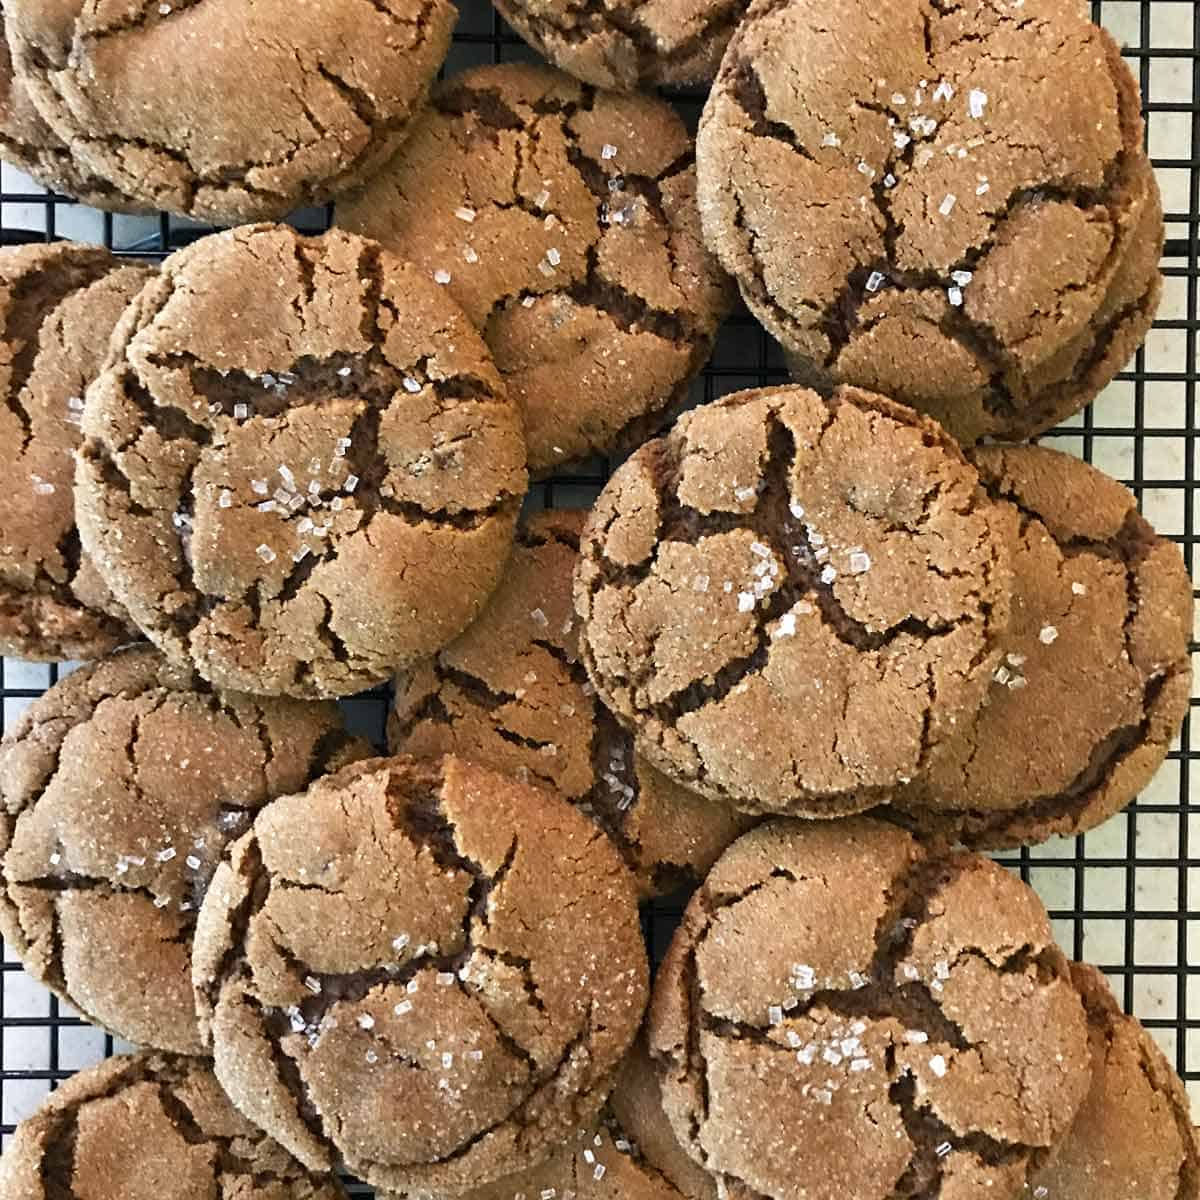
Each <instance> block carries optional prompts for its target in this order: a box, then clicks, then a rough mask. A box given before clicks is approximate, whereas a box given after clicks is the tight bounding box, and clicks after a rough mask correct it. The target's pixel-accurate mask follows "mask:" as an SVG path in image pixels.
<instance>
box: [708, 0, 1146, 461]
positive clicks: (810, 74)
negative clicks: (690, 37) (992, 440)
mask: <svg viewBox="0 0 1200 1200" xmlns="http://www.w3.org/2000/svg"><path fill="white" fill-rule="evenodd" d="M1139 101H1140V97H1139V93H1138V88H1137V84H1136V81H1135V80H1134V79H1133V77H1132V75H1131V73H1130V72H1129V70H1128V68H1127V67H1126V66H1125V65H1124V64H1123V62H1122V60H1121V56H1120V52H1119V50H1118V48H1117V46H1116V44H1115V43H1114V42H1113V40H1112V38H1111V37H1109V35H1108V34H1107V33H1106V32H1104V31H1103V30H1101V29H1099V28H1098V27H1096V26H1095V25H1093V24H1091V23H1090V22H1089V21H1088V19H1087V15H1086V12H1085V11H1084V6H1083V5H1081V4H1079V3H1077V0H1027V2H1025V3H1022V4H1020V5H1014V4H1006V3H1002V2H1001V0H967V2H966V3H962V4H955V5H942V4H938V3H936V2H935V0H885V2H884V3H879V4H870V5H863V4H858V3H854V2H853V0H837V2H836V3H833V4H830V3H828V0H758V2H757V3H756V4H754V5H753V6H752V8H751V11H750V14H749V16H748V18H747V20H746V21H745V22H744V23H743V24H742V25H741V26H740V27H739V30H738V32H737V34H736V35H735V37H734V39H733V41H732V42H731V44H730V49H729V52H728V54H727V55H726V56H725V59H724V61H723V63H722V67H721V72H720V75H719V76H718V79H717V82H716V85H715V87H714V89H713V92H712V94H711V96H710V98H709V101H708V104H707V107H706V109H705V112H704V117H703V119H702V122H701V127H700V134H699V141H698V149H697V154H698V161H699V197H700V207H701V212H702V216H703V220H704V226H705V231H706V234H707V236H708V241H709V244H710V245H711V246H712V247H713V248H714V250H716V252H717V253H718V255H719V257H720V259H721V261H722V263H723V264H724V265H725V267H726V268H727V269H728V270H729V271H731V272H732V273H733V274H734V275H735V276H736V277H737V279H738V282H739V284H740V286H741V289H742V294H743V296H744V297H745V299H746V301H747V303H748V304H749V305H750V307H751V309H752V310H753V311H754V312H755V314H756V315H757V316H758V317H759V318H760V319H761V320H762V321H763V322H764V323H765V324H766V325H767V327H768V329H769V330H770V331H771V332H772V333H773V334H774V335H775V336H776V337H777V338H778V339H779V340H780V341H781V342H782V343H783V345H784V347H785V349H786V350H787V351H789V353H790V361H791V364H792V368H793V371H794V372H795V373H796V375H797V378H799V379H802V380H803V381H805V382H810V383H811V382H813V381H815V380H825V381H838V382H845V383H854V384H857V385H859V386H861V387H868V388H872V389H874V390H877V391H881V392H884V393H886V394H888V395H890V396H893V397H895V398H896V399H897V400H900V401H903V402H904V403H907V404H911V405H913V406H914V407H916V408H919V409H922V410H923V411H926V412H928V413H931V414H932V415H934V416H936V417H937V418H938V419H939V420H941V421H942V422H943V423H944V424H945V425H946V427H947V428H948V429H949V430H950V431H951V432H952V433H953V434H955V436H957V437H958V438H960V439H961V440H963V441H975V440H977V439H979V438H981V437H984V436H986V435H992V436H997V437H1009V438H1013V439H1022V438H1025V437H1029V436H1032V435H1034V434H1036V433H1038V432H1041V431H1043V430H1045V429H1047V428H1049V427H1050V426H1052V425H1054V424H1056V423H1057V422H1058V421H1060V420H1061V419H1063V418H1064V417H1066V416H1068V415H1069V414H1071V413H1073V412H1076V411H1077V410H1079V409H1081V408H1082V407H1083V406H1084V405H1085V404H1086V403H1087V402H1088V401H1089V400H1091V399H1092V398H1093V397H1094V396H1095V395H1096V394H1097V392H1099V390H1100V389H1101V388H1102V387H1103V386H1104V385H1105V384H1106V383H1107V382H1108V381H1109V380H1110V379H1111V378H1112V376H1113V375H1114V374H1115V373H1116V371H1117V370H1118V369H1119V368H1120V367H1121V366H1122V365H1123V364H1124V362H1125V361H1126V359H1127V358H1128V357H1129V355H1130V354H1132V352H1133V351H1134V349H1135V348H1136V346H1137V345H1138V343H1139V342H1140V341H1141V339H1142V338H1143V337H1144V336H1145V334H1146V332H1147V330H1148V329H1149V327H1150V322H1151V319H1152V317H1153V314H1154V311H1155V309H1156V307H1157V304H1158V297H1159V292H1160V287H1161V281H1160V279H1159V274H1158V258H1159V254H1160V251H1161V248H1162V239H1163V224H1162V211H1161V200H1160V197H1159V194H1158V187H1157V184H1156V182H1155V179H1154V172H1153V170H1152V168H1151V166H1150V163H1149V160H1148V159H1147V157H1146V154H1145V151H1144V150H1143V148H1142V137H1143V132H1144V130H1143V122H1142V118H1141V114H1140V111H1139Z"/></svg>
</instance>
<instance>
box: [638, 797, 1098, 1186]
mask: <svg viewBox="0 0 1200 1200" xmlns="http://www.w3.org/2000/svg"><path fill="white" fill-rule="evenodd" d="M649 1039H650V1049H651V1053H652V1054H653V1055H654V1057H655V1059H656V1060H657V1062H658V1064H659V1069H660V1074H661V1078H662V1080H663V1094H664V1099H665V1104H666V1109H667V1113H668V1116H669V1117H670V1119H671V1123H672V1125H673V1126H674V1128H675V1132H676V1135H677V1136H678V1137H679V1139H680V1141H681V1143H682V1144H683V1146H684V1147H685V1148H686V1149H687V1150H688V1152H689V1153H690V1154H691V1155H692V1157H693V1158H694V1159H695V1160H696V1161H697V1162H698V1163H700V1164H701V1165H703V1166H704V1167H705V1168H706V1169H707V1170H708V1171H710V1172H712V1173H713V1174H714V1175H716V1176H717V1177H718V1183H719V1185H721V1186H723V1189H724V1194H725V1195H728V1196H729V1197H731V1200H752V1198H754V1200H761V1198H763V1197H766V1198H769V1200H802V1198H803V1200H835V1198H838V1197H845V1196H854V1197H855V1198H856V1200H892V1198H894V1197H896V1196H903V1195H939V1196H947V1195H951V1196H954V1197H956V1198H957V1200H966V1198H967V1197H970V1196H978V1195H981V1194H983V1193H982V1191H981V1190H973V1189H981V1188H982V1187H984V1186H986V1187H988V1188H990V1189H991V1190H990V1191H989V1192H988V1193H987V1194H988V1195H990V1196H993V1197H995V1198H996V1200H1002V1198H1004V1197H1014V1196H1016V1195H1018V1194H1019V1193H1020V1188H1021V1186H1022V1184H1023V1182H1024V1180H1025V1179H1026V1177H1027V1173H1028V1171H1029V1169H1030V1168H1031V1167H1034V1166H1036V1165H1038V1164H1039V1163H1040V1161H1041V1160H1042V1159H1043V1158H1044V1157H1045V1153H1046V1151H1047V1150H1048V1149H1049V1148H1050V1147H1052V1146H1054V1145H1055V1144H1056V1143H1057V1142H1058V1141H1059V1140H1060V1139H1061V1138H1062V1136H1063V1135H1064V1134H1065V1133H1066V1131H1067V1130H1068V1128H1069V1127H1070V1125H1071V1122H1072V1121H1073V1119H1074V1117H1075V1114H1076V1112H1077V1111H1078V1110H1079V1107H1080V1105H1081V1104H1082V1102H1083V1099H1084V1096H1085V1094H1086V1092H1087V1089H1088V1081H1089V1065H1090V1064H1089V1056H1088V1047H1087V1027H1086V1021H1085V1019H1084V1013H1083V1009H1082V1006H1081V1004H1080V1002H1079V997H1078V994H1077V993H1076V991H1075V989H1074V987H1073V986H1072V984H1071V981H1070V978H1069V976H1068V973H1067V964H1066V961H1065V959H1064V958H1063V956H1062V954H1061V952H1060V951H1059V950H1058V949H1057V948H1056V947H1055V945H1054V941H1053V936H1052V933H1051V929H1050V922H1049V919H1048V917H1047V916H1046V912H1045V909H1044V908H1042V906H1041V903H1040V902H1039V901H1038V899H1037V897H1036V896H1035V895H1034V893H1033V892H1032V891H1031V890H1030V889H1029V888H1028V887H1026V886H1025V885H1024V884H1023V883H1021V882H1020V881H1019V880H1018V879H1016V878H1015V877H1014V876H1012V875H1010V874H1008V873H1007V872H1005V871H1004V870H1002V869H1001V868H1000V867H998V866H996V865H995V864H994V863H991V862H990V861H988V860H986V859H983V858H980V857H978V856H975V855H951V856H945V855H940V854H936V853H930V852H928V851H926V850H924V849H922V848H921V847H920V846H919V845H918V844H917V843H916V842H914V841H913V840H912V838H911V837H909V835H907V834H906V833H904V832H903V831H901V830H898V829H896V828H895V827H892V826H888V825H884V824H881V823H879V822H874V821H869V820H863V819H853V820H849V821H844V822H840V823H837V824H832V823H818V824H802V823H798V822H786V821H777V822H772V823H769V824H767V825H763V826H760V827H759V828H758V829H757V830H754V831H753V832H751V833H749V834H747V835H746V836H745V837H744V838H742V839H741V840H740V841H738V842H736V843H734V845H733V847H731V849H730V850H729V851H727V852H726V854H725V855H724V857H723V858H722V859H721V860H720V862H718V864H717V865H716V867H714V868H713V871H712V872H711V873H710V875H709V877H708V879H707V880H706V882H705V883H704V885H703V886H702V887H701V889H700V890H699V891H698V892H697V893H696V895H695V896H694V897H693V899H692V901H691V903H690V904H689V906H688V910H687V912H686V914H685V916H684V921H683V925H682V926H681V927H680V930H679V931H678V933H677V934H676V937H675V940H674V941H673V943H672V946H671V949H670V951H669V953H668V955H667V958H666V961H665V962H664V964H663V966H662V968H661V970H660V972H659V975H658V978H657V981H656V983H655V990H654V999H653V1005H652V1008H651V1015H650V1024H649ZM848 1150H849V1151H850V1152H848Z"/></svg>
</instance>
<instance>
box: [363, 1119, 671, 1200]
mask: <svg viewBox="0 0 1200 1200" xmlns="http://www.w3.org/2000/svg"><path fill="white" fill-rule="evenodd" d="M379 1196H380V1200H541V1198H542V1197H545V1200H681V1196H680V1193H679V1192H678V1191H677V1190H676V1189H675V1188H674V1187H672V1186H671V1183H670V1181H669V1180H667V1179H666V1178H665V1177H664V1176H663V1175H662V1174H661V1173H660V1172H658V1171H656V1170H655V1169H654V1168H653V1167H652V1166H650V1165H649V1163H647V1162H646V1161H645V1159H644V1158H643V1157H642V1154H641V1151H640V1148H639V1147H638V1146H636V1145H635V1144H634V1143H633V1142H631V1141H630V1140H629V1138H628V1137H627V1136H626V1134H625V1132H624V1131H623V1130H622V1129H621V1127H620V1125H619V1124H618V1123H617V1122H616V1121H615V1120H614V1119H613V1118H612V1116H611V1114H606V1116H605V1118H604V1119H603V1120H602V1121H601V1123H600V1125H599V1126H598V1127H597V1129H596V1130H595V1131H593V1132H591V1133H588V1134H586V1135H585V1136H583V1137H582V1138H575V1139H574V1140H573V1141H572V1143H571V1144H570V1145H567V1146H564V1147H562V1148H561V1149H559V1150H557V1151H555V1153H554V1154H553V1155H552V1156H551V1157H550V1158H549V1159H547V1160H546V1161H545V1162H544V1163H542V1164H540V1165H539V1166H537V1167H534V1168H533V1169H532V1170H530V1171H522V1172H521V1173H520V1174H519V1175H510V1176H508V1178H507V1179H501V1180H500V1181H499V1182H498V1183H488V1184H485V1185H484V1186H483V1187H478V1188H471V1189H470V1191H467V1192H460V1193H455V1194H454V1195H448V1194H445V1193H433V1192H404V1193H395V1192H391V1193H389V1192H380V1193H379Z"/></svg>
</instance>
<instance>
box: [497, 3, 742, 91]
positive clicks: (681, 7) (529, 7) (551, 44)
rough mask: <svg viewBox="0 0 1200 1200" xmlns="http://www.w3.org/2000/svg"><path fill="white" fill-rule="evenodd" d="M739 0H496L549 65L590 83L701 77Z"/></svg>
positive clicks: (625, 87)
mask: <svg viewBox="0 0 1200 1200" xmlns="http://www.w3.org/2000/svg"><path fill="white" fill-rule="evenodd" d="M746 3H747V0H699V2H697V0H654V2H653V3H643V2H641V0H608V2H606V3H605V4H604V5H602V6H599V7H596V6H589V5H588V4H587V3H585V2H584V0H566V2H564V0H497V4H496V7H497V9H499V11H500V14H501V16H503V17H504V19H505V20H506V21H507V22H508V23H509V24H510V25H511V26H512V27H513V28H514V29H515V30H516V31H517V32H518V33H519V34H520V35H521V36H522V37H523V38H524V39H525V40H526V41H527V42H528V43H529V44H530V45H531V46H532V47H533V48H534V49H535V50H537V51H538V52H539V53H540V54H542V55H544V56H545V57H546V58H548V59H549V60H550V61H551V62H552V63H554V65H555V66H556V67H561V68H562V69H563V70H564V71H567V72H569V73H570V74H571V75H574V76H575V78H576V79H582V80H583V82H584V83H590V84H594V85H595V86H596V87H601V88H613V89H615V90H616V91H626V92H630V91H634V90H635V89H637V88H641V87H645V88H653V87H658V86H660V85H668V86H670V85H676V86H677V85H680V84H696V83H707V82H708V81H709V80H710V79H712V77H713V76H714V75H715V74H716V73H717V68H718V67H719V66H720V65H721V55H722V54H724V53H725V47H726V46H727V45H728V44H729V38H730V36H731V35H732V34H733V31H734V28H735V27H736V25H737V23H738V21H740V20H741V19H742V16H743V14H744V13H745V11H746Z"/></svg>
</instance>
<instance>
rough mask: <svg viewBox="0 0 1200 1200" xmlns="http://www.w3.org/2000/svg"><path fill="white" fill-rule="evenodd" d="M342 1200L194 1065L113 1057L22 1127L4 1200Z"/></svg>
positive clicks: (330, 1182)
mask: <svg viewBox="0 0 1200 1200" xmlns="http://www.w3.org/2000/svg"><path fill="white" fill-rule="evenodd" d="M59 1196H61V1197H79V1198H80V1200H100V1198H103V1200H151V1198H152V1197H156V1196H170V1197H171V1198H172V1200H213V1197H217V1196H220V1197H229V1198H230V1200H232V1198H233V1197H235V1196H236V1197H237V1198H238V1200H344V1197H345V1192H343V1191H342V1188H341V1186H340V1185H339V1184H338V1182H337V1181H336V1180H335V1179H333V1178H328V1179H327V1178H323V1177H318V1176H315V1175H310V1174H309V1173H308V1172H307V1171H305V1169H304V1168H303V1167H302V1166H301V1165H300V1164H299V1163H298V1162H296V1160H295V1159H293V1158H292V1157H291V1156H290V1155H289V1154H288V1153H287V1152H286V1151H285V1150H284V1149H283V1147H281V1146H278V1145H276V1144H275V1143H274V1142H273V1141H271V1139H270V1138H268V1137H266V1136H264V1135H263V1134H262V1133H260V1132H259V1131H258V1130H257V1129H255V1128H254V1126H253V1125H251V1124H250V1123H249V1122H248V1121H246V1119H245V1118H244V1117H242V1116H241V1115H240V1114H239V1113H238V1112H237V1111H236V1110H235V1109H234V1108H233V1107H232V1105H231V1104H230V1103H229V1101H228V1099H226V1097H225V1093H224V1092H222V1091H221V1087H220V1084H218V1083H217V1081H216V1079H215V1078H214V1077H213V1073H212V1070H211V1069H210V1068H209V1067H208V1066H206V1065H205V1064H204V1063H203V1062H201V1061H200V1060H198V1059H194V1058H177V1057H175V1056H173V1055H166V1054H152V1053H142V1054H135V1055H132V1056H128V1057H121V1058H110V1059H107V1060H106V1061H105V1062H103V1063H101V1064H100V1065H99V1066H96V1067H92V1068H91V1069H90V1070H88V1071H83V1072H81V1073H80V1074H78V1075H76V1076H74V1077H73V1078H71V1079H69V1080H67V1082H66V1083H64V1084H63V1085H62V1086H61V1087H60V1088H59V1089H58V1090H57V1091H56V1092H53V1093H52V1094H51V1095H49V1096H48V1097H47V1098H46V1100H45V1102H44V1103H43V1104H42V1106H41V1108H40V1109H38V1111H37V1112H36V1113H35V1114H34V1115H33V1116H32V1117H30V1118H29V1119H28V1120H27V1121H24V1122H22V1123H21V1124H20V1125H18V1126H17V1129H16V1132H15V1133H14V1134H13V1136H12V1141H11V1142H9V1144H8V1146H7V1147H6V1149H5V1151H4V1157H3V1159H0V1200H54V1197H59Z"/></svg>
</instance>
